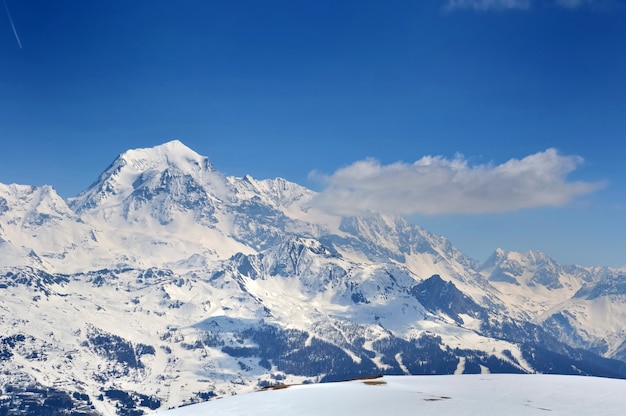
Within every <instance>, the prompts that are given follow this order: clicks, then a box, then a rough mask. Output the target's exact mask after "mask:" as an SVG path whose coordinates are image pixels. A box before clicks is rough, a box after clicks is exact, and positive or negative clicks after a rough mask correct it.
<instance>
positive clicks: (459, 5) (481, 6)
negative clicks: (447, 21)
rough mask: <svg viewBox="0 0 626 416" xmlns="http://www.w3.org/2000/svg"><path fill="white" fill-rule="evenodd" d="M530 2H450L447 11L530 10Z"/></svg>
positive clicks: (512, 0)
mask: <svg viewBox="0 0 626 416" xmlns="http://www.w3.org/2000/svg"><path fill="white" fill-rule="evenodd" d="M529 7H530V0H448V1H447V3H446V6H445V8H446V10H450V11H452V10H459V9H474V10H494V9H495V10H505V9H522V10H525V9H528V8H529Z"/></svg>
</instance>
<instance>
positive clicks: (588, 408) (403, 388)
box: [159, 374, 626, 416]
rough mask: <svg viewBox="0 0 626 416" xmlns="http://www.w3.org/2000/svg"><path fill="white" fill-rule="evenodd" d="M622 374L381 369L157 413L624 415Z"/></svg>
mask: <svg viewBox="0 0 626 416" xmlns="http://www.w3.org/2000/svg"><path fill="white" fill-rule="evenodd" d="M625 388H626V381H624V380H613V379H602V378H593V377H576V376H554V375H550V376H547V375H502V374H500V375H496V374H485V375H463V376H385V377H382V378H376V379H371V380H354V381H349V382H343V383H325V384H317V385H300V386H290V387H288V388H285V389H281V390H274V391H263V392H256V393H250V394H242V395H239V396H235V397H229V398H224V399H222V400H215V401H209V402H207V403H202V404H197V405H193V406H188V407H183V408H180V409H176V410H172V411H167V412H163V413H159V416H208V415H220V416H243V415H246V416H274V415H292V416H319V415H325V416H345V415H360V416H381V415H388V414H393V415H395V416H405V415H406V416H409V415H423V416H430V415H432V416H435V415H436V416H458V415H480V416H491V415H494V416H501V415H515V416H522V415H524V416H525V415H545V414H549V415H555V416H556V415H562V416H596V415H602V416H621V415H623V414H624V409H626V396H625V395H624V394H623V393H624V389H625Z"/></svg>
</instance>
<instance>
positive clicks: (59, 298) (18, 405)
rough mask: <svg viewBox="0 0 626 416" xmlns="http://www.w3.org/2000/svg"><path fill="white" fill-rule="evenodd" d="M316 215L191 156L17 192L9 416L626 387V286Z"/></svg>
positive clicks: (523, 256)
mask: <svg viewBox="0 0 626 416" xmlns="http://www.w3.org/2000/svg"><path fill="white" fill-rule="evenodd" d="M317 197H318V194H316V193H315V192H313V191H311V190H309V189H307V188H305V187H302V186H300V185H298V184H295V183H291V182H289V181H286V180H284V179H280V178H277V179H270V180H258V179H255V178H252V177H250V176H244V177H232V176H225V175H223V174H222V173H220V172H219V171H218V170H217V169H216V168H215V166H213V164H212V163H211V162H210V161H209V160H208V158H206V157H204V156H201V155H198V154H197V153H196V152H194V151H193V150H191V149H189V148H188V147H186V146H185V145H184V144H183V143H181V142H180V141H177V140H175V141H171V142H168V143H165V144H163V145H160V146H156V147H153V148H147V149H135V150H128V151H126V152H124V153H122V154H121V155H120V156H119V157H118V158H117V159H116V160H115V161H113V163H112V164H111V165H110V166H109V167H108V168H107V169H106V170H104V172H103V173H102V174H101V175H100V177H99V178H98V179H97V180H96V181H95V182H94V183H93V184H92V185H91V186H90V187H89V188H88V189H86V190H85V191H83V192H82V193H80V194H79V195H78V196H77V197H75V198H70V199H67V200H64V199H63V198H61V197H60V196H59V195H58V194H57V193H56V192H55V190H54V189H53V188H52V187H50V186H43V187H33V186H28V185H15V184H11V185H5V184H0V299H1V303H0V327H1V328H2V329H1V330H0V334H3V335H0V363H1V366H0V414H3V415H13V414H68V415H74V416H78V415H114V414H119V415H133V416H134V415H140V414H144V413H149V412H152V411H157V410H165V409H169V408H174V407H178V406H182V405H186V404H191V403H196V402H199V401H205V400H208V399H211V398H213V397H222V396H226V395H231V394H236V393H241V392H247V391H252V390H255V389H259V388H262V387H265V386H269V385H275V384H294V383H317V382H323V381H336V380H343V379H350V378H355V377H362V376H371V375H377V374H395V375H398V374H463V373H489V372H491V373H496V372H506V373H558V374H579V375H594V376H603V377H614V378H626V333H625V332H624V324H623V323H624V322H626V302H625V299H626V268H621V269H614V268H608V267H601V266H599V267H582V266H577V265H561V264H559V263H557V262H556V261H554V260H553V259H551V258H550V257H549V256H548V255H546V254H544V253H541V252H536V251H529V252H525V253H518V252H511V251H506V250H502V249H497V250H495V252H494V253H493V254H492V255H491V256H490V257H489V258H488V259H487V260H486V261H484V262H479V261H476V260H474V259H471V258H469V257H468V256H466V255H465V254H463V253H462V252H461V251H460V250H458V249H457V248H455V247H454V246H453V245H452V244H451V243H450V242H449V241H448V240H447V239H446V238H445V237H441V236H436V235H434V234H432V233H430V232H428V231H426V230H424V229H422V228H421V227H419V226H417V225H414V224H411V223H409V222H408V221H407V220H406V219H405V218H402V217H396V216H390V215H385V214H381V213H375V212H372V213H369V214H367V215H363V216H353V217H342V216H338V215H334V214H331V213H327V212H324V211H323V210H322V209H320V208H319V206H318V204H317ZM477 238H480V237H479V236H477ZM29 412H30V413H29Z"/></svg>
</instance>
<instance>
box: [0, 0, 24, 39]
mask: <svg viewBox="0 0 626 416" xmlns="http://www.w3.org/2000/svg"><path fill="white" fill-rule="evenodd" d="M2 3H4V10H6V11H7V16H9V22H11V28H12V29H13V33H14V34H15V40H17V44H18V45H19V47H20V49H22V41H20V37H19V36H18V35H17V30H15V24H14V23H13V18H12V17H11V12H10V11H9V6H7V2H6V0H2Z"/></svg>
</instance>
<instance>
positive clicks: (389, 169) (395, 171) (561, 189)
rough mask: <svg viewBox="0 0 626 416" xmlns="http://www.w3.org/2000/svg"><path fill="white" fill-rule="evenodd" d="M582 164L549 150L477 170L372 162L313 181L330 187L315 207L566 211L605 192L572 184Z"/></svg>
mask: <svg viewBox="0 0 626 416" xmlns="http://www.w3.org/2000/svg"><path fill="white" fill-rule="evenodd" d="M582 161H583V160H582V158H580V157H578V156H561V155H559V154H558V153H557V151H556V150H555V149H548V150H546V151H544V152H539V153H536V154H533V155H530V156H527V157H525V158H523V159H521V160H518V159H511V160H509V161H508V162H506V163H503V164H501V165H493V164H484V165H474V166H472V165H470V164H469V163H468V161H467V160H466V159H465V158H463V157H462V156H457V157H455V158H454V159H445V158H443V157H440V156H424V157H423V158H421V159H419V160H418V161H416V162H415V163H412V164H408V163H403V162H397V163H393V164H390V165H381V164H380V163H379V162H378V161H376V160H374V159H367V160H361V161H358V162H355V163H353V164H351V165H350V166H347V167H345V168H342V169H339V170H338V171H336V172H335V173H333V174H332V175H330V176H323V175H320V174H319V173H317V172H312V173H311V175H310V176H311V177H314V178H322V179H323V180H324V182H325V185H326V188H325V189H324V190H323V191H322V192H320V194H319V195H318V196H317V197H316V198H315V200H314V204H315V205H316V206H318V207H319V208H321V209H323V210H325V211H328V212H332V213H336V214H341V215H358V214H363V213H366V212H368V211H378V212H384V213H392V214H399V215H409V214H427V215H437V214H484V213H498V212H507V211H515V210H520V209H524V208H532V207H540V206H561V205H564V204H566V203H568V202H569V201H571V200H572V199H573V198H575V197H577V196H580V195H584V194H587V193H590V192H592V191H595V190H597V189H600V188H601V187H602V186H603V185H602V184H600V183H590V182H580V181H579V182H568V181H567V180H566V177H567V175H568V174H569V173H570V172H572V171H573V170H575V169H576V167H577V166H578V165H580V164H581V163H582Z"/></svg>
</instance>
